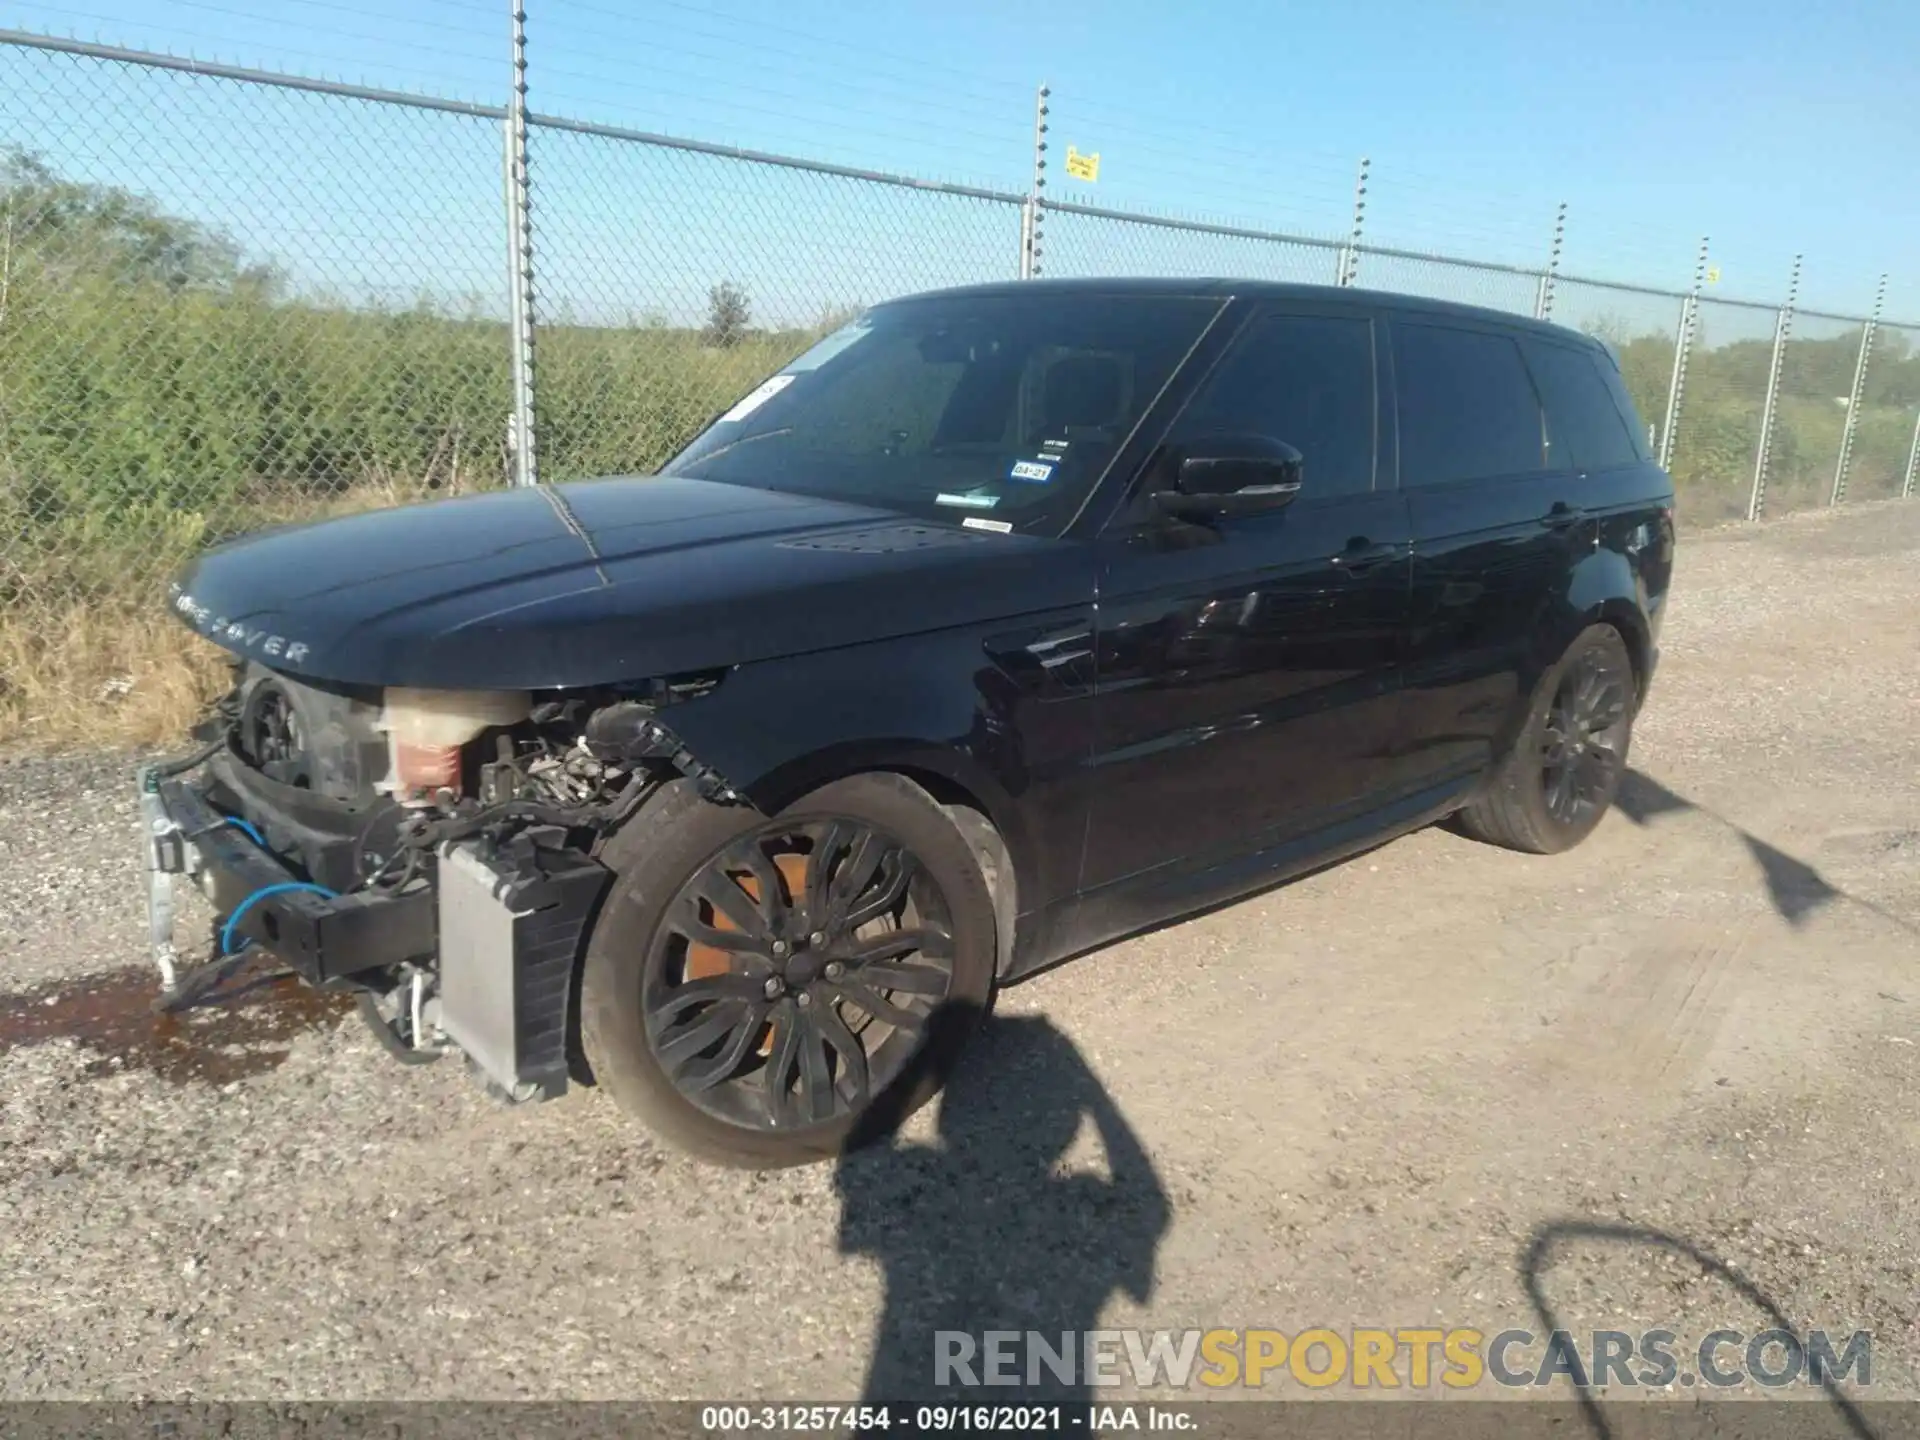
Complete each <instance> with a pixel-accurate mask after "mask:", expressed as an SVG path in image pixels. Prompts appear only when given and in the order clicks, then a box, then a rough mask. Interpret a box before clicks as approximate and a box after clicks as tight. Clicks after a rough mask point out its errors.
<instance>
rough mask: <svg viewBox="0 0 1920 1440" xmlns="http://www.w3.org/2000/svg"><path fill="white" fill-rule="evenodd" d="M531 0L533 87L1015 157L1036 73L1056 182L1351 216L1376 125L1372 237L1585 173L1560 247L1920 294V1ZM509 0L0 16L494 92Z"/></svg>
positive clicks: (1845, 297)
mask: <svg viewBox="0 0 1920 1440" xmlns="http://www.w3.org/2000/svg"><path fill="white" fill-rule="evenodd" d="M526 4H527V8H528V11H529V31H530V36H531V40H530V53H531V57H532V61H533V73H532V88H531V98H532V103H533V106H534V108H535V109H536V110H541V111H547V112H553V113H560V114H566V115H572V116H579V117H584V118H591V119H596V120H605V121H609V122H613V123H618V124H625V125H630V126H634V127H637V128H644V129H651V130H660V131H666V132H670V133H674V134H680V135H689V136H696V137H700V138H703V139H709V140H717V141H722V142H726V143H731V144H738V145H745V146H752V147H758V148H763V149H770V150H778V151H784V152H787V153H793V154H799V155H805V156H812V157H817V158H823V159H828V160H834V161H839V162H843V163H849V164H857V165H863V166H869V167H872V168H876V169H886V170H897V171H903V172H907V173H911V174H916V175H923V176H932V177H936V178H948V179H959V180H966V181H971V182H975V183H981V184H986V185H991V186H994V187H996V188H1006V189H1019V188H1021V187H1022V185H1023V184H1024V177H1025V174H1026V169H1027V163H1028V155H1029V150H1028V146H1029V139H1030V127H1031V120H1032V114H1031V111H1032V91H1033V87H1034V85H1035V84H1036V83H1037V82H1038V81H1041V80H1045V81H1046V82H1048V84H1049V85H1050V86H1051V87H1052V91H1053V97H1052V104H1053V133H1052V139H1053V141H1054V142H1055V144H1054V151H1053V153H1054V154H1055V156H1056V157H1059V156H1061V155H1064V152H1065V148H1066V146H1067V145H1068V144H1074V145H1077V146H1079V147H1080V148H1082V149H1087V150H1097V151H1098V152H1099V153H1100V154H1101V157H1102V172H1101V178H1100V181H1099V183H1098V184H1097V185H1094V186H1090V187H1089V186H1083V185H1075V184H1069V183H1066V182H1065V179H1064V176H1057V177H1056V185H1055V187H1054V189H1055V191H1056V193H1058V194H1061V195H1063V196H1070V197H1073V198H1082V197H1084V198H1087V199H1090V200H1093V201H1095V202H1096V203H1101V204H1107V205H1113V206H1116V207H1122V208H1135V207H1141V208H1150V209H1154V210H1159V211H1163V212H1167V213H1175V214H1183V215H1196V216H1204V217H1207V218H1212V219H1218V220H1227V221H1238V222H1241V223H1248V224H1254V225H1260V226H1266V227H1273V228H1280V229H1286V230H1290V231H1297V232H1302V233H1310V234H1318V235H1336V234H1338V233H1340V232H1341V231H1342V230H1343V229H1344V228H1345V226H1346V225H1347V223H1348V216H1349V211H1350V207H1351V203H1352V188H1353V174H1354V167H1355V165H1356V164H1357V161H1358V159H1359V157H1360V156H1362V155H1366V156H1368V157H1369V158H1370V160H1371V162H1372V179H1371V185H1370V194H1369V206H1368V216H1367V233H1368V237H1369V238H1371V239H1374V240H1377V241H1379V242H1381V243H1384V244H1395V245H1403V246H1407V247H1410V248H1418V249H1434V250H1442V251H1446V252H1449V253H1455V254H1464V255H1473V256H1481V257H1485V258H1492V259H1500V260H1505V261H1511V262H1517V263H1528V264H1531V263H1538V262H1539V261H1540V260H1541V259H1543V258H1544V256H1545V253H1546V250H1547V245H1548V239H1549V234H1550V230H1551V226H1552V220H1553V215H1554V210H1555V207H1556V206H1557V205H1558V204H1559V203H1560V202H1562V201H1565V202H1567V203H1568V205H1569V207H1570V211H1569V219H1568V232H1567V247H1566V253H1565V258H1564V262H1563V263H1564V265H1565V267H1566V268H1567V269H1568V270H1570V271H1573V272H1576V273H1579V274H1591V275H1596V276H1604V277H1617V278H1622V279H1629V280H1635V281H1640V282H1643V283H1650V284H1664V285H1671V286H1675V287H1683V286H1684V285H1685V284H1686V282H1687V279H1688V276H1689V275H1690V273H1691V270H1692V265H1693V254H1694V250H1695V248H1696V246H1697V244H1698V241H1699V237H1700V236H1701V235H1702V234H1708V235H1711V236H1712V238H1713V259H1714V263H1715V264H1716V265H1717V266H1718V267H1719V269H1720V281H1719V285H1718V292H1719V293H1721V294H1726V295H1733V296H1742V297H1754V298H1774V297H1776V296H1777V295H1778V294H1779V293H1780V292H1781V291H1782V290H1783V289H1784V286H1785V278H1786V274H1787V270H1788V266H1789V264H1790V262H1791V259H1792V256H1793V255H1794V253H1795V252H1796V251H1803V252H1804V253H1805V256H1806V261H1805V266H1806V271H1805V273H1806V279H1805V286H1804V294H1803V300H1804V301H1808V302H1811V303H1814V304H1819V305H1825V306H1828V307H1832V308H1842V309H1849V310H1864V309H1865V307H1866V306H1868V305H1869V304H1870V303H1871V301H1872V295H1873V288H1874V283H1875V281H1876V279H1877V277H1878V275H1879V273H1880V272H1881V271H1883V270H1885V271H1889V272H1891V275H1892V281H1891V284H1890V286H1889V299H1888V311H1889V313H1890V314H1891V315H1892V316H1894V317H1895V318H1900V319H1913V320H1916V321H1920V187H1915V186H1913V185H1912V184H1910V183H1908V182H1909V177H1910V176H1911V175H1912V174H1913V173H1914V169H1915V161H1916V157H1920V133H1916V132H1920V107H1915V106H1914V104H1913V103H1912V99H1911V96H1912V94H1913V93H1914V91H1915V90H1916V88H1920V6H1914V5H1911V4H1900V3H1860V4H1854V5H1849V6H1825V7H1820V6H1813V5H1809V4H1807V3H1805V0H1798V3H1782V0H1745V3H1741V4H1722V3H1700V0H1693V3H1687V0H1667V3H1659V0H1616V3H1612V4H1608V5H1604V6H1602V5H1572V4H1558V5H1556V4H1550V3H1539V0H1536V3H1533V4H1521V3H1493V0H1489V3H1478V4H1472V3H1469V4H1456V5H1432V4H1424V5H1423V4H1415V3H1398V0H1396V3H1372V4H1368V3H1352V4H1347V5H1339V6H1336V5H1333V4H1321V5H1315V6H1311V7H1307V6H1298V5H1288V4H1280V3H1269V4H1261V3H1257V0H1211V3H1206V4H1185V5H1172V4H1166V3H1164V0H1162V3H1156V4H1149V3H1146V0H1108V3H1097V0H1077V3H1073V4H1058V3H1047V0H974V3H972V4H970V5H965V6H955V5H953V4H951V3H942V4H938V5H936V4H929V3H920V0H894V3H891V4H887V3H881V0H832V3H827V0H712V3H702V0H627V3H621V0H597V3H591V4H589V3H584V0H526ZM506 10H507V6H506V5H505V4H504V3H501V4H491V3H476V0H193V3H189V0H72V3H71V4H68V3H59V4H52V3H47V4H43V3H37V0H0V23H5V24H7V25H11V26H15V27H18V28H22V29H31V30H39V31H47V32H52V33H59V34H69V35H77V36H79V37H81V38H86V39H99V40H104V41H108V42H113V43H120V44H126V45H131V46H138V47H144V48H159V49H170V50H172V51H174V52H176V53H181V54H193V55H197V56H200V57H202V58H218V59H222V60H227V61H232V62H237V63H242V64H253V65H260V66H263V67H267V68H275V69H284V70H292V71H297V72H300V73H305V74H320V75H326V76H329V77H334V78H344V79H352V80H361V81H364V82H366V83H369V84H375V85H382V86H388V87H393V88H403V89H416V90H427V91H431V92H434V93H438V94H443V95H451V96H457V97H461V98H470V99H480V100H487V101H497V100H498V99H499V98H500V96H501V93H502V90H503V87H504V79H505V60H506V36H507V19H506ZM75 123H76V124H77V123H78V122H75ZM291 128H294V129H297V128H298V126H297V124H295V125H293V126H292V127H291ZM208 143H209V144H215V145H216V148H217V143H224V142H214V141H209V142H208ZM287 143H288V145H289V146H292V147H295V148H298V146H299V145H300V144H302V143H309V144H310V143H311V139H310V137H309V139H308V140H306V141H304V142H303V141H302V140H301V139H300V137H298V136H294V137H291V138H290V139H289V140H288V142H287ZM355 143H356V144H357V145H363V146H379V145H384V144H386V143H387V142H386V141H385V140H384V139H379V138H378V137H376V138H375V139H371V140H369V139H364V138H363V139H359V140H356V142H355ZM460 144H461V145H462V146H463V147H464V150H463V154H464V153H465V152H466V151H471V152H472V153H471V155H469V156H468V157H467V160H466V161H463V162H462V163H469V162H470V164H471V168H472V169H473V170H474V171H475V174H476V177H481V176H484V174H485V173H486V167H487V166H488V165H490V164H495V163H497V154H496V152H495V151H494V150H493V149H492V148H491V140H490V138H489V137H480V138H479V139H477V140H475V141H473V142H471V143H469V142H468V141H466V140H462V141H461V142H460ZM107 148H108V149H111V148H112V147H107ZM556 148H557V147H556ZM540 158H541V157H539V156H536V163H537V162H538V161H539V159H540ZM581 163H582V165H583V166H585V167H586V168H587V169H589V170H590V169H591V163H592V162H591V160H590V157H586V156H585V154H584V152H583V158H582V161H581ZM246 168H247V167H245V166H241V167H239V170H245V169H246ZM431 168H436V173H437V167H431ZM550 178H551V179H552V180H554V181H555V182H556V183H557V184H563V183H565V182H563V181H562V177H561V176H560V175H559V174H557V173H553V172H550ZM573 178H577V177H568V179H569V180H571V179H573ZM690 178H691V172H688V173H681V174H676V173H674V172H671V171H663V172H662V174H661V175H659V176H657V177H654V178H653V179H648V178H647V177H644V176H639V177H636V176H626V177H624V178H623V179H622V180H621V182H620V183H622V184H630V185H632V186H634V187H636V189H635V191H634V193H635V195H638V196H641V197H642V198H641V199H639V200H636V201H634V202H633V203H632V204H631V205H628V204H627V203H626V202H625V201H619V202H618V203H616V204H615V205H614V206H613V209H614V211H615V212H616V214H618V213H625V214H626V216H627V218H628V219H629V220H630V221H632V222H634V223H633V224H632V225H631V226H630V227H629V228H631V229H636V230H640V231H646V230H650V229H655V228H656V227H662V226H664V225H665V224H666V223H667V222H668V221H672V222H674V223H676V224H681V225H684V224H689V223H701V216H702V215H703V214H704V213H705V212H703V211H701V209H700V207H697V206H696V207H693V209H694V212H695V213H694V214H693V215H691V216H688V215H683V214H681V213H680V211H681V210H682V209H684V208H685V207H682V206H681V205H680V204H679V203H678V200H677V198H676V195H677V192H679V191H682V190H684V188H685V186H686V185H687V183H688V182H689V180H690ZM245 183H246V182H244V181H241V180H236V185H243V184H245ZM374 183H375V184H376V188H377V183H378V182H377V181H376V182H374ZM612 183H613V182H612V181H611V180H609V181H608V184H609V185H611V184H612ZM252 188H253V189H256V190H257V189H258V186H257V185H253V186H252ZM405 188H406V190H407V191H408V196H409V197H410V198H411V201H412V214H411V216H410V218H409V220H408V224H409V226H412V227H414V229H415V230H416V231H417V232H418V233H420V234H422V235H426V236H431V234H432V232H433V228H434V227H433V220H434V213H435V212H434V203H433V199H432V196H433V191H434V186H433V185H430V184H429V185H422V184H418V183H413V182H408V184H407V185H406V187H405ZM590 188H591V187H589V186H584V185H583V187H582V190H581V195H582V196H585V195H586V194H587V193H588V191H589V190H590ZM476 193H477V192H476ZM550 193H553V194H556V195H557V194H559V193H560V192H559V191H553V192H550ZM808 193H809V196H810V198H808V199H807V200H806V202H805V204H806V205H812V206H820V207H827V206H830V205H838V204H841V203H843V202H842V201H841V200H840V199H838V198H835V197H834V196H831V195H827V194H825V193H824V192H819V193H816V192H808ZM647 196H651V197H652V198H650V199H648V198H645V197H647ZM403 198H404V197H403ZM537 198H538V197H537ZM476 203H477V202H476ZM799 203H800V202H798V201H790V200H788V199H784V198H783V197H782V196H781V195H779V194H777V193H772V192H769V193H766V194H763V195H759V196H757V198H755V199H754V200H753V201H752V202H751V205H750V206H749V207H748V208H749V209H751V208H752V206H759V207H762V211H763V214H762V219H761V221H760V222H759V223H761V224H763V225H764V224H766V223H768V219H767V216H766V215H765V213H764V212H765V211H767V210H771V211H772V212H774V216H773V218H778V214H779V213H780V212H782V211H783V210H787V209H788V207H790V206H792V205H796V204H799ZM889 203H892V202H891V201H889ZM623 207H624V209H623ZM714 208H715V214H713V215H709V216H706V218H705V223H709V224H714V225H719V226H723V227H724V226H726V225H734V226H736V227H738V226H740V225H742V224H743V223H744V222H742V221H741V219H740V218H739V215H738V214H737V213H723V212H729V211H730V209H731V211H733V212H737V211H738V210H739V209H740V208H741V207H738V206H735V207H727V206H724V205H720V206H717V207H714ZM789 213H806V214H814V213H816V212H814V211H806V210H804V207H803V210H802V211H799V212H792V211H790V212H789ZM613 218H614V217H611V216H609V217H602V220H601V221H599V222H595V223H596V224H597V225H598V226H599V227H600V228H597V229H596V228H594V225H589V224H588V223H587V222H585V221H582V222H581V225H580V227H579V230H580V237H579V238H580V244H581V246H582V249H583V253H584V252H585V251H588V250H596V249H604V248H605V247H606V245H607V244H608V243H609V239H608V237H609V236H610V235H611V234H612V233H613V232H612V231H609V230H608V229H606V228H605V227H606V225H608V224H611V223H613ZM900 223H901V225H902V226H903V233H908V234H911V235H914V236H915V237H917V238H916V239H915V240H914V242H913V245H914V248H916V249H919V250H923V251H925V252H926V253H925V255H924V257H922V258H923V260H924V263H923V264H917V265H916V267H914V269H913V273H912V275H911V277H910V278H912V279H914V280H920V279H923V278H927V279H938V278H942V277H941V273H940V272H941V265H942V263H943V255H944V253H945V252H946V251H948V250H950V249H958V250H961V251H969V252H970V250H971V249H972V248H977V247H980V246H987V245H992V246H998V245H999V244H1000V238H999V237H1000V230H1001V228H1003V227H1002V226H1001V224H1000V221H999V219H998V218H997V217H996V218H986V217H982V216H979V215H975V214H972V213H971V212H969V213H967V214H966V215H964V216H959V215H956V217H954V218H947V217H944V216H935V217H931V218H925V219H923V220H919V221H913V220H905V221H902V222H900ZM916 226H917V227H918V228H915V227H916ZM240 228H242V229H243V230H244V229H246V228H248V227H247V226H245V225H242V226H241V227H240ZM589 231H591V234H590V235H589V234H588V232H589ZM734 233H735V239H736V240H740V239H741V237H742V235H743V234H744V232H742V231H740V230H738V229H736V231H735V232H734ZM951 236H958V237H959V238H957V239H953V238H950V237H951ZM420 243H422V244H426V243H428V242H427V241H424V240H423V241H421V242H420ZM623 243H626V244H628V245H629V246H631V245H632V244H634V243H636V242H635V241H634V240H633V239H632V237H630V236H628V237H624V239H623ZM1061 243H1062V244H1067V243H1072V242H1071V241H1070V239H1063V240H1062V241H1061ZM773 244H774V241H773V238H772V237H771V236H768V237H766V244H765V245H760V244H759V243H758V242H757V241H756V242H755V247H754V248H764V249H771V248H773ZM426 253H427V252H424V251H423V252H422V255H423V256H424V255H425V254H426ZM671 258H672V257H671V256H668V257H666V258H664V259H663V260H662V262H661V263H662V265H663V266H664V265H666V264H668V262H669V261H670V260H671ZM486 263H487V262H485V261H484V260H483V259H482V258H479V257H476V258H475V259H474V260H473V266H474V268H475V274H476V276H479V275H480V274H481V272H482V271H484V270H485V268H486ZM765 263H773V261H772V260H771V259H770V258H769V259H767V260H766V261H765ZM821 263H823V264H824V263H827V262H826V261H825V260H822V261H821ZM1143 263H1144V262H1143ZM421 268H422V269H425V268H428V267H427V264H426V261H425V259H424V258H423V259H422V262H421ZM922 271H925V274H924V275H922V273H921V272H922ZM583 273H584V272H583ZM1367 278H1368V277H1367V276H1366V275H1364V274H1363V276H1362V280H1363V283H1364V282H1365V281H1366V279H1367ZM1388 278H1391V277H1388ZM479 283H481V281H480V280H478V279H476V284H479ZM688 283H692V281H691V280H689V282H688ZM884 283H890V282H883V284H884ZM1380 283H1387V281H1386V280H1385V279H1382V280H1380ZM590 288H591V287H587V289H590ZM582 293H583V295H585V294H586V290H584V289H583V292H582Z"/></svg>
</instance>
